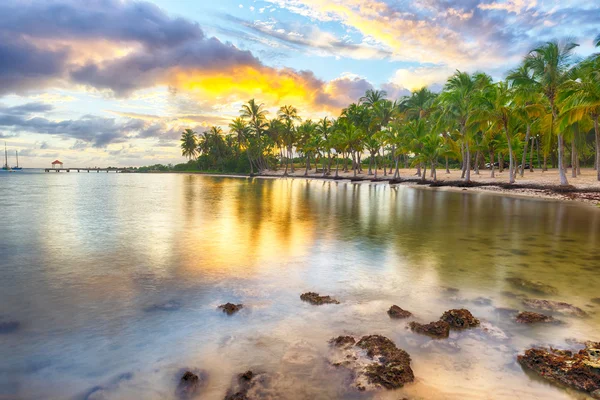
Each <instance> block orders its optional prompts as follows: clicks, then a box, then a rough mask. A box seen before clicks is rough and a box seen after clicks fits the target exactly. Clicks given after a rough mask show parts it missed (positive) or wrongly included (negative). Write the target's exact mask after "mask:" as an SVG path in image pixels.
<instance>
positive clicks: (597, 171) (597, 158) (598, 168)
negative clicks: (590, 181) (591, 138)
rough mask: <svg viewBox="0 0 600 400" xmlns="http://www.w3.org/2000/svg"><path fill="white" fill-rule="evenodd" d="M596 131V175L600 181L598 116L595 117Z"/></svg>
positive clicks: (599, 129)
mask: <svg viewBox="0 0 600 400" xmlns="http://www.w3.org/2000/svg"><path fill="white" fill-rule="evenodd" d="M594 131H595V132H596V175H597V176H598V181H600V127H599V126H598V115H594Z"/></svg>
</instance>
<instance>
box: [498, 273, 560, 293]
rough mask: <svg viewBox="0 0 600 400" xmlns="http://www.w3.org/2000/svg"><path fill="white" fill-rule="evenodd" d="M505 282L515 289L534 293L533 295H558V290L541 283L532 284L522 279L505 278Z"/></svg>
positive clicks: (532, 282)
mask: <svg viewBox="0 0 600 400" xmlns="http://www.w3.org/2000/svg"><path fill="white" fill-rule="evenodd" d="M506 281H507V282H509V283H510V284H511V285H513V286H514V287H515V288H517V289H521V290H524V291H526V292H530V293H535V294H558V289H556V288H555V287H554V286H551V285H547V284H545V283H542V282H534V281H530V280H528V279H523V278H517V277H513V278H506Z"/></svg>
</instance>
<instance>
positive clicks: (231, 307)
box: [219, 303, 244, 315]
mask: <svg viewBox="0 0 600 400" xmlns="http://www.w3.org/2000/svg"><path fill="white" fill-rule="evenodd" d="M219 308H220V309H222V310H223V312H224V313H227V315H233V314H235V313H236V312H238V311H240V310H241V309H242V308H244V305H243V304H233V303H226V304H221V305H220V306H219Z"/></svg>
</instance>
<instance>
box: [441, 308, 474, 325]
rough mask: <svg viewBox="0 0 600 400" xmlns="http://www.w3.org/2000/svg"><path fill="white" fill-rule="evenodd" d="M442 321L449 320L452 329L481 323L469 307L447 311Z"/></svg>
mask: <svg viewBox="0 0 600 400" xmlns="http://www.w3.org/2000/svg"><path fill="white" fill-rule="evenodd" d="M440 320H441V321H444V322H447V323H448V324H449V325H450V328H452V329H467V328H473V327H475V326H478V325H479V320H478V319H477V318H475V317H474V316H473V314H471V312H470V311H469V310H467V309H464V308H461V309H454V310H448V311H446V312H445V313H444V314H443V315H442V317H441V318H440Z"/></svg>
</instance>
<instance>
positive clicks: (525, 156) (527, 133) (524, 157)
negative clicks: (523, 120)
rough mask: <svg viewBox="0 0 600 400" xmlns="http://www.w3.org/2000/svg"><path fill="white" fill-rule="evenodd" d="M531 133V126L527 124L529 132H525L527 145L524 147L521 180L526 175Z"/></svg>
mask: <svg viewBox="0 0 600 400" xmlns="http://www.w3.org/2000/svg"><path fill="white" fill-rule="evenodd" d="M530 133H531V125H530V124H527V131H526V132H525V145H524V146H523V158H522V159H521V178H522V177H523V176H524V175H525V161H526V160H527V145H528V144H529V135H530ZM532 147H533V146H532Z"/></svg>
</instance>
